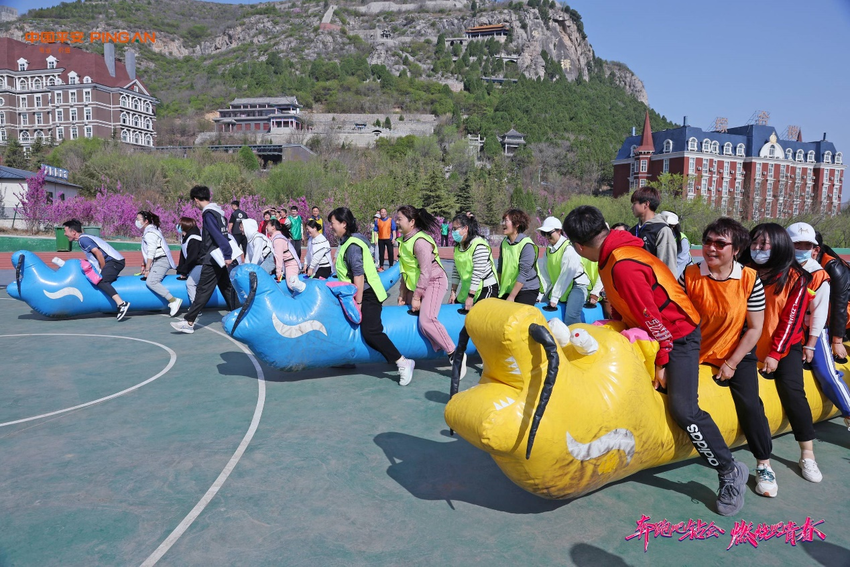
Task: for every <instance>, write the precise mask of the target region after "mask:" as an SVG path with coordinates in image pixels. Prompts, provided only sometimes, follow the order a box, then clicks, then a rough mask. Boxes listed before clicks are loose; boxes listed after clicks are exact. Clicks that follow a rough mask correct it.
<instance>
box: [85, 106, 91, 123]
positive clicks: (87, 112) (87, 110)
mask: <svg viewBox="0 0 850 567" xmlns="http://www.w3.org/2000/svg"><path fill="white" fill-rule="evenodd" d="M83 120H85V121H86V122H88V121H89V120H91V107H90V106H87V107H85V108H84V109H83Z"/></svg>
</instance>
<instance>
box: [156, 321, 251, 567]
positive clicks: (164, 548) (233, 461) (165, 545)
mask: <svg viewBox="0 0 850 567" xmlns="http://www.w3.org/2000/svg"><path fill="white" fill-rule="evenodd" d="M204 328H205V329H207V330H208V331H212V332H213V333H216V334H217V335H221V336H222V337H225V338H227V339H228V340H230V341H232V342H233V343H234V344H235V345H236V346H238V347H239V348H240V349H242V351H243V352H244V353H245V354H247V355H248V358H249V359H250V360H251V363H252V364H253V365H254V369H255V370H256V371H257V388H258V391H257V405H256V407H255V408H254V417H253V418H252V419H251V425H250V426H248V432H247V433H245V437H243V438H242V442H241V443H239V446H238V447H237V448H236V452H235V453H233V456H232V457H230V460H229V461H228V462H227V465H225V467H224V470H222V471H221V474H219V475H218V478H216V479H215V482H213V483H212V486H210V487H209V489H208V490H207V492H206V494H204V495H203V497H202V498H201V499H200V500H199V501H198V503H197V504H195V507H194V508H192V510H191V511H190V512H189V513H188V514H187V515H186V517H185V518H183V521H182V522H180V524H178V526H177V527H176V528H174V531H172V532H171V533H170V534H169V535H168V537H166V538H165V540H164V541H163V542H162V543H161V544H159V547H157V548H156V550H154V552H153V553H151V554H150V556H149V557H148V558H147V559H145V561H144V562H143V563H142V565H141V567H152V566H153V565H156V563H157V562H158V561H159V560H160V559H162V556H163V555H165V554H166V553H167V552H168V550H169V549H171V546H173V545H174V544H175V543H177V540H179V539H180V537H181V536H182V535H183V534H184V533H186V530H188V529H189V526H191V525H192V523H193V522H194V521H195V520H196V519H197V518H198V516H200V515H201V512H203V511H204V508H206V507H207V505H208V504H209V503H210V501H211V500H212V499H213V497H215V495H216V494H218V491H219V490H220V489H221V487H222V485H224V483H225V481H227V477H229V476H230V473H231V472H233V469H234V468H236V465H237V463H239V460H240V459H241V458H242V455H243V454H244V453H245V449H247V448H248V445H249V444H250V443H251V440H252V439H253V438H254V433H255V432H256V431H257V427H258V426H259V425H260V418H262V416H263V408H264V407H265V404H266V377H265V374H263V369H262V367H261V366H260V363H259V361H257V359H256V357H254V354H253V353H252V352H251V351H250V350H249V349H248V347H246V346H245V345H243V344H242V343H240V342H238V341H236V340H235V339H233V338H232V337H231V336H230V335H226V334H224V333H222V332H221V331H217V330H215V329H211V328H209V327H204Z"/></svg>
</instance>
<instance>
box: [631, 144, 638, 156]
mask: <svg viewBox="0 0 850 567" xmlns="http://www.w3.org/2000/svg"><path fill="white" fill-rule="evenodd" d="M636 149H637V146H632V148H631V150H629V157H635V150H636Z"/></svg>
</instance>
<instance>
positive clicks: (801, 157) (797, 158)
mask: <svg viewBox="0 0 850 567" xmlns="http://www.w3.org/2000/svg"><path fill="white" fill-rule="evenodd" d="M796 161H799V162H800V163H802V162H803V150H797V156H796Z"/></svg>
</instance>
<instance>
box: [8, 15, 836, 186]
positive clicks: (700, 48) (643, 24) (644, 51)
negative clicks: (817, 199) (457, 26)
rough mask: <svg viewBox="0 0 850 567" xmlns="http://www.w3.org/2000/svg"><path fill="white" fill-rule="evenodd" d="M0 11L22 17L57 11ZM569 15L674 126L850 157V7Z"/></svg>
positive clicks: (600, 54) (601, 54)
mask: <svg viewBox="0 0 850 567" xmlns="http://www.w3.org/2000/svg"><path fill="white" fill-rule="evenodd" d="M398 1H399V2H403V1H407V0H398ZM0 2H1V3H3V4H5V5H11V6H12V7H14V8H17V9H18V10H20V11H23V10H26V9H29V8H35V7H42V6H54V5H56V4H58V3H59V2H56V1H51V0H11V1H10V0H0ZM223 3H233V2H223ZM240 3H243V4H253V3H256V2H240ZM570 5H571V6H572V7H573V8H574V9H576V10H577V11H578V12H579V13H580V14H581V15H582V19H583V20H584V27H585V31H586V32H587V35H588V39H589V40H590V42H591V44H592V45H593V47H594V50H595V51H596V54H597V55H598V56H599V57H602V58H604V59H613V60H616V61H622V62H623V63H625V64H626V65H628V66H629V67H630V68H631V69H632V70H633V71H634V72H635V73H636V74H637V75H638V76H639V77H640V78H641V79H642V80H643V83H644V86H645V87H646V91H647V93H648V95H649V104H650V105H651V106H652V107H653V108H654V109H655V110H657V111H658V112H660V113H661V114H664V115H665V116H667V118H669V119H671V120H673V121H675V122H677V123H681V121H682V118H683V116H685V115H687V116H688V120H689V123H690V124H691V125H693V126H698V127H701V128H708V127H709V126H710V125H711V124H713V122H714V119H715V118H716V117H718V116H723V117H726V118H727V119H728V120H729V125H730V126H738V125H742V124H745V123H746V122H747V120H748V119H749V118H750V116H751V115H752V114H753V112H754V111H756V110H767V111H769V112H770V124H771V125H773V126H774V127H775V128H776V129H777V133H779V134H781V133H782V132H783V131H784V130H785V128H786V127H787V126H788V125H790V124H794V125H798V126H800V127H801V129H802V132H803V138H804V139H805V140H806V141H811V140H818V139H820V138H821V137H822V136H823V133H824V132H826V133H827V139H829V140H830V141H832V142H834V143H835V145H836V147H837V148H838V150H840V151H843V152H844V154H845V155H850V111H848V110H847V109H846V108H844V104H845V101H846V100H847V99H848V93H850V66H848V64H847V61H848V55H850V0H817V1H814V2H808V3H805V2H801V1H800V0H772V1H770V2H767V1H764V0H748V1H743V2H742V1H740V0H713V1H712V2H702V3H697V2H683V1H681V0H646V1H643V2H636V1H634V0H628V1H626V0H571V1H570ZM636 126H640V125H639V124H637V125H636ZM626 134H627V132H624V133H623V135H624V136H625V135H626ZM845 197H850V192H847V191H845Z"/></svg>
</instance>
